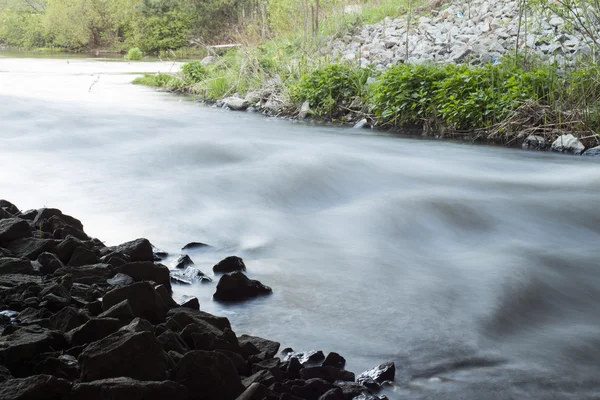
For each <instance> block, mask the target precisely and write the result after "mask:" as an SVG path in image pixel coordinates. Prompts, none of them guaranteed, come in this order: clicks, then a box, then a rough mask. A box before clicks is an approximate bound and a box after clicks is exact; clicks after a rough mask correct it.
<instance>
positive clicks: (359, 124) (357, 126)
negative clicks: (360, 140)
mask: <svg viewBox="0 0 600 400" xmlns="http://www.w3.org/2000/svg"><path fill="white" fill-rule="evenodd" d="M367 123H368V121H367V119H366V118H363V119H361V120H360V121H358V122H357V123H356V124H354V126H353V128H354V129H362V128H364V127H365V126H367Z"/></svg>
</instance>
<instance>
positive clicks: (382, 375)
mask: <svg viewBox="0 0 600 400" xmlns="http://www.w3.org/2000/svg"><path fill="white" fill-rule="evenodd" d="M395 376H396V365H395V364H394V363H393V362H386V363H383V364H381V365H379V366H377V367H375V368H372V369H370V370H368V371H365V372H363V373H362V374H360V375H359V376H358V378H356V381H357V382H358V383H361V381H363V380H365V381H367V380H369V379H372V380H374V381H375V382H377V383H383V382H385V381H393V380H394V377H395Z"/></svg>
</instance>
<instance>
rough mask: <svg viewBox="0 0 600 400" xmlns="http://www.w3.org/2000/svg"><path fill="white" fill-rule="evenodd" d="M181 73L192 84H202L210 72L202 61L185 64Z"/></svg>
mask: <svg viewBox="0 0 600 400" xmlns="http://www.w3.org/2000/svg"><path fill="white" fill-rule="evenodd" d="M181 73H182V74H183V77H184V79H185V80H187V81H188V82H191V83H198V82H202V81H203V80H204V79H205V78H206V76H207V75H208V71H207V69H206V67H204V65H202V63H201V62H200V61H191V62H188V63H185V64H183V66H182V67H181Z"/></svg>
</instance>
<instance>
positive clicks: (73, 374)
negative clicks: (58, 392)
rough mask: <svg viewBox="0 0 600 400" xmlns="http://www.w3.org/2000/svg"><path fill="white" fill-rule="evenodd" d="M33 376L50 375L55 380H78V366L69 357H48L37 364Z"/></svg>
mask: <svg viewBox="0 0 600 400" xmlns="http://www.w3.org/2000/svg"><path fill="white" fill-rule="evenodd" d="M33 372H34V374H35V375H52V376H55V377H57V378H61V379H66V380H69V381H73V380H75V379H78V378H79V375H80V371H79V364H78V363H77V359H76V358H75V357H73V356H70V355H61V356H59V357H48V358H45V359H44V360H42V361H41V362H40V363H39V364H37V365H36V366H35V368H34V370H33Z"/></svg>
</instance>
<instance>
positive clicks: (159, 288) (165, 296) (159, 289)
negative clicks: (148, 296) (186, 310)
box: [154, 285, 179, 308]
mask: <svg viewBox="0 0 600 400" xmlns="http://www.w3.org/2000/svg"><path fill="white" fill-rule="evenodd" d="M170 289H171V288H170V286H169V288H167V287H166V286H165V285H156V286H154V290H156V293H157V294H158V295H159V296H160V298H161V299H162V301H163V303H165V306H167V308H173V307H179V304H177V302H176V301H175V300H173V297H171V290H170Z"/></svg>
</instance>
